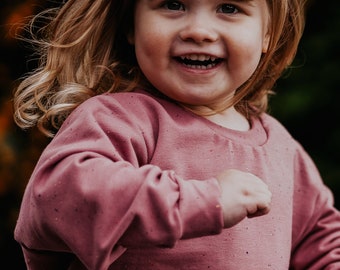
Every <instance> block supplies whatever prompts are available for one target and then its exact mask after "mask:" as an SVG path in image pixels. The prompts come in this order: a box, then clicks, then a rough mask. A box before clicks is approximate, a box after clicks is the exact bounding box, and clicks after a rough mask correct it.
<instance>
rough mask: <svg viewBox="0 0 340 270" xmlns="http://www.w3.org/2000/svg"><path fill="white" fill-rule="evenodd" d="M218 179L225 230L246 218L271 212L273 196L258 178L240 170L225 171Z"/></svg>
mask: <svg viewBox="0 0 340 270" xmlns="http://www.w3.org/2000/svg"><path fill="white" fill-rule="evenodd" d="M216 178H217V180H218V182H219V184H220V187H221V190H222V199H221V202H222V208H223V209H222V210H223V218H224V227H225V228H230V227H232V226H234V225H236V224H237V223H239V222H240V221H241V220H243V219H244V218H245V217H248V218H252V217H258V216H262V215H265V214H267V213H268V212H269V210H270V202H271V197H272V194H271V192H270V191H269V189H268V186H267V185H266V184H265V183H264V182H263V181H262V180H261V179H260V178H258V177H257V176H255V175H253V174H251V173H246V172H242V171H239V170H225V171H224V172H222V173H221V174H220V175H218V176H217V177H216Z"/></svg>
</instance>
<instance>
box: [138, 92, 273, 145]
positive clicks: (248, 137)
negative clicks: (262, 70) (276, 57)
mask: <svg viewBox="0 0 340 270" xmlns="http://www.w3.org/2000/svg"><path fill="white" fill-rule="evenodd" d="M136 92H139V93H144V94H146V95H149V96H152V97H153V98H155V99H157V100H158V102H160V103H163V102H166V103H170V104H172V106H176V107H177V108H178V109H179V110H181V111H182V113H183V114H184V115H187V116H190V117H191V118H196V120H198V121H200V122H201V123H202V124H203V125H204V126H206V127H208V128H209V129H210V130H212V131H213V132H214V133H216V134H217V135H219V136H222V137H224V138H227V139H229V140H231V141H233V143H236V144H242V145H249V146H252V147H256V146H263V145H264V144H265V143H266V142H267V140H268V134H267V131H266V129H265V127H264V125H263V119H262V118H263V117H264V114H262V115H261V116H259V117H252V118H251V119H250V129H249V130H247V131H239V130H235V129H230V128H227V127H224V126H221V125H218V124H216V123H214V122H212V121H210V120H208V119H207V118H205V117H203V116H200V115H197V114H195V113H193V112H191V111H189V110H186V109H185V108H183V107H182V106H180V105H178V104H176V103H175V102H173V101H171V100H170V99H168V98H166V97H163V96H161V95H154V94H153V93H150V92H148V91H146V90H143V89H139V90H138V91H136Z"/></svg>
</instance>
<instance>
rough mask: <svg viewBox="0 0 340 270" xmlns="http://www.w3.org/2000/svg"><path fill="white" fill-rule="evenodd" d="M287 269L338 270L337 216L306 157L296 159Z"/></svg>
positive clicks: (330, 197)
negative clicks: (288, 264)
mask: <svg viewBox="0 0 340 270" xmlns="http://www.w3.org/2000/svg"><path fill="white" fill-rule="evenodd" d="M296 164H297V167H296V168H295V176H296V180H295V191H294V213H293V215H294V216H293V247H292V258H291V268H290V269H297V270H299V269H310V270H319V269H327V270H336V269H340V213H339V211H338V210H337V209H335V208H334V206H333V195H332V193H331V191H330V190H329V189H328V188H327V186H325V185H324V184H323V182H322V180H321V177H320V175H319V173H318V171H317V169H316V167H315V165H314V164H313V162H312V160H311V159H310V157H309V156H308V155H307V154H306V153H305V152H304V150H303V149H302V148H301V149H300V151H299V153H298V155H297V156H296Z"/></svg>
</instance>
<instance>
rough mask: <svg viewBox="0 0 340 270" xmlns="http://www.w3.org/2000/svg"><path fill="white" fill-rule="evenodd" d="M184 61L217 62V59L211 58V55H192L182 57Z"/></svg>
mask: <svg viewBox="0 0 340 270" xmlns="http://www.w3.org/2000/svg"><path fill="white" fill-rule="evenodd" d="M181 59H182V60H185V59H189V60H193V61H197V60H198V61H208V60H210V61H215V60H216V57H213V56H210V55H205V54H190V55H185V56H181Z"/></svg>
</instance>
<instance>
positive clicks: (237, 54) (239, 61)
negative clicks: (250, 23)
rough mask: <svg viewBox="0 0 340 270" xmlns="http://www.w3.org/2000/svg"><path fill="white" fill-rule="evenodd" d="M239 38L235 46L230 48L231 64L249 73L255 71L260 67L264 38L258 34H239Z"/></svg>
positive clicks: (235, 41)
mask: <svg viewBox="0 0 340 270" xmlns="http://www.w3.org/2000/svg"><path fill="white" fill-rule="evenodd" d="M238 36H239V38H238V39H237V40H234V43H233V46H232V47H229V56H230V64H231V65H234V64H235V65H238V66H239V67H242V66H243V67H244V71H245V72H247V73H249V72H253V71H255V69H256V67H257V66H258V64H259V62H260V59H261V55H262V50H263V42H262V37H261V35H259V34H256V33H251V32H249V33H245V34H243V35H240V34H238Z"/></svg>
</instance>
